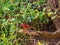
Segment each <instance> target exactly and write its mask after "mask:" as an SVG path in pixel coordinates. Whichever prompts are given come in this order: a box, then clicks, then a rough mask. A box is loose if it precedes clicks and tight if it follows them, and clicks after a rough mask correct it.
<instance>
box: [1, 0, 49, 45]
mask: <svg viewBox="0 0 60 45" xmlns="http://www.w3.org/2000/svg"><path fill="white" fill-rule="evenodd" d="M44 2H45V0H39V1H38V2H33V3H34V4H35V5H37V7H38V6H39V5H40V4H43V3H44ZM32 7H33V6H32V3H29V2H27V0H26V1H23V0H0V45H14V44H15V40H16V39H17V38H16V36H17V35H18V34H17V32H18V30H19V29H20V27H18V23H20V24H21V23H23V22H25V23H26V22H27V23H28V22H35V23H36V22H37V20H39V22H40V23H44V24H45V23H48V21H49V20H48V18H47V16H46V15H45V14H44V12H40V11H38V10H37V9H35V10H34V9H33V8H32ZM16 45H21V44H19V43H18V42H17V43H16Z"/></svg>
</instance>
